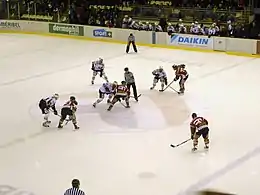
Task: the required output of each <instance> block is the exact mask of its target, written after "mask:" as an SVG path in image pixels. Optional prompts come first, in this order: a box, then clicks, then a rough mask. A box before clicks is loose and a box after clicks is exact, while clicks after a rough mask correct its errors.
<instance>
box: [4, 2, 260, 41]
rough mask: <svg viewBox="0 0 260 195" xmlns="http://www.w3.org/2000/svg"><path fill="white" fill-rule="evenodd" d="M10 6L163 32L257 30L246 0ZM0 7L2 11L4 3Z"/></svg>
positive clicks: (237, 33)
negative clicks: (126, 17)
mask: <svg viewBox="0 0 260 195" xmlns="http://www.w3.org/2000/svg"><path fill="white" fill-rule="evenodd" d="M11 2H12V3H11ZM10 5H11V6H9V9H10V10H11V11H10V13H11V16H16V18H15V19H17V17H18V18H19V19H35V20H48V21H50V20H53V21H56V22H57V21H58V22H64V23H71V24H82V25H94V26H107V27H110V28H112V27H115V28H121V27H123V28H132V29H135V30H155V31H166V32H168V33H169V34H172V33H193V34H203V35H208V36H212V35H216V36H233V37H243V38H246V37H249V38H258V37H259V36H258V35H259V30H258V29H260V28H258V26H257V25H256V24H255V23H254V22H253V20H252V21H250V19H249V18H250V14H251V13H250V10H249V9H247V5H248V1H247V0H170V1H168V0H166V1H161V0H159V1H156V0H125V1H124V0H123V1H122V0H110V1H107V0H95V1H94V0H93V1H91V0H71V1H62V0H53V1H50V0H37V1H30V0H24V1H20V0H19V3H17V2H15V1H14V2H13V1H10ZM0 6H1V9H2V10H3V9H4V6H5V5H3V3H2V5H1V4H0ZM18 6H19V14H12V13H17V10H18V8H17V7H18ZM39 15H40V16H39ZM126 15H129V16H130V17H129V18H130V19H129V21H128V19H127V21H126V19H125V16H126ZM42 16H45V17H42ZM47 16H48V17H47ZM123 21H124V22H123Z"/></svg>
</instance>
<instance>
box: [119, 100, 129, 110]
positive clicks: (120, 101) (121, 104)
mask: <svg viewBox="0 0 260 195" xmlns="http://www.w3.org/2000/svg"><path fill="white" fill-rule="evenodd" d="M119 102H120V104H121V105H122V106H124V107H125V108H127V107H126V105H124V104H123V103H122V102H121V101H119Z"/></svg>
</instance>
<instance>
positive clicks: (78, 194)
mask: <svg viewBox="0 0 260 195" xmlns="http://www.w3.org/2000/svg"><path fill="white" fill-rule="evenodd" d="M64 195H85V192H83V191H82V190H80V189H78V188H69V189H67V190H66V192H65V193H64Z"/></svg>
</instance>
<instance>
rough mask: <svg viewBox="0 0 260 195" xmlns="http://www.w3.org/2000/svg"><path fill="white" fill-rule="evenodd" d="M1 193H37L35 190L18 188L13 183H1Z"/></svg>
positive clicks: (10, 194)
mask: <svg viewBox="0 0 260 195" xmlns="http://www.w3.org/2000/svg"><path fill="white" fill-rule="evenodd" d="M0 195H36V194H34V193H33V192H30V191H26V190H22V189H18V188H16V187H13V186H11V185H0Z"/></svg>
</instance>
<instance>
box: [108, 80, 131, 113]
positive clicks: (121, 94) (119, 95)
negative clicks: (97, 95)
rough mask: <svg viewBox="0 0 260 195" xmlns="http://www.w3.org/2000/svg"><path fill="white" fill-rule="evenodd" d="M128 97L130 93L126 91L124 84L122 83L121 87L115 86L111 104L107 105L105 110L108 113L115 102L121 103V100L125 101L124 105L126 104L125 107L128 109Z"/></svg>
mask: <svg viewBox="0 0 260 195" xmlns="http://www.w3.org/2000/svg"><path fill="white" fill-rule="evenodd" d="M129 97H130V92H129V90H128V89H127V86H126V82H125V81H122V82H121V85H117V87H116V91H115V95H114V97H113V99H112V102H111V104H110V105H109V107H108V109H107V110H108V111H110V110H111V109H112V108H113V106H114V105H115V103H116V102H118V101H120V102H121V99H122V100H124V101H125V103H126V106H125V107H126V108H130V105H129Z"/></svg>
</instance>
